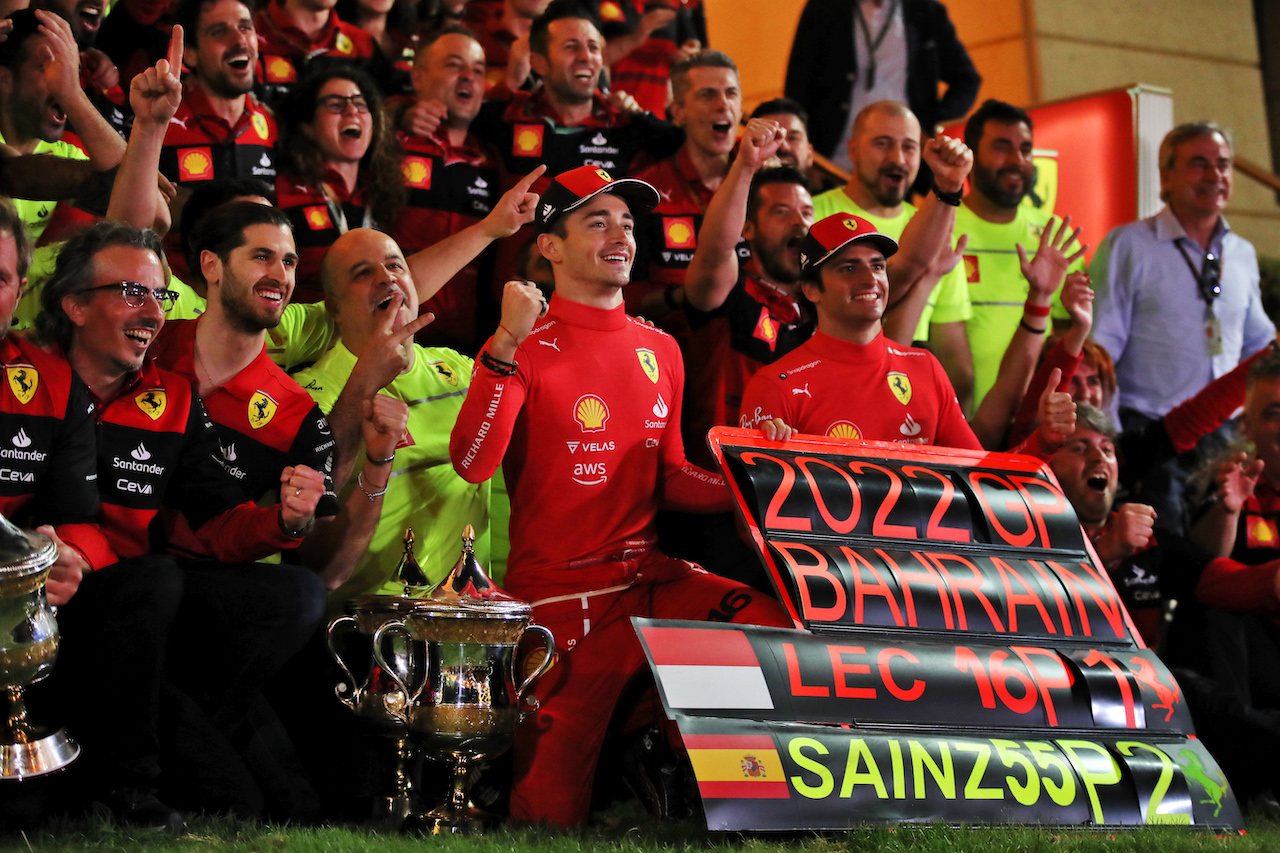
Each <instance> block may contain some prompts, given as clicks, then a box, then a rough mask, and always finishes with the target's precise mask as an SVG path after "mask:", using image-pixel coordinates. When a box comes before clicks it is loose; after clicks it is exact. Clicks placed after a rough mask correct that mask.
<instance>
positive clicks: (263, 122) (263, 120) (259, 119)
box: [249, 113, 271, 142]
mask: <svg viewBox="0 0 1280 853" xmlns="http://www.w3.org/2000/svg"><path fill="white" fill-rule="evenodd" d="M249 123H250V124H252V125H253V130H254V132H255V133H257V134H258V138H259V139H261V140H262V141H263V142H266V141H267V138H268V134H270V132H271V129H270V128H268V127H267V117H266V116H264V115H263V114H262V113H254V114H253V118H251V119H249Z"/></svg>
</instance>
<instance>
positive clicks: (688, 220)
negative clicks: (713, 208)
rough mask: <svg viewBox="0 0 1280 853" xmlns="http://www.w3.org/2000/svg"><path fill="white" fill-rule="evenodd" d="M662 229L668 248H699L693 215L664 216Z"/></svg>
mask: <svg viewBox="0 0 1280 853" xmlns="http://www.w3.org/2000/svg"><path fill="white" fill-rule="evenodd" d="M662 231H663V236H664V237H665V238H666V242H667V248H668V249H693V248H697V244H698V241H697V235H696V233H695V232H694V229H693V217H692V216H664V217H663V218H662Z"/></svg>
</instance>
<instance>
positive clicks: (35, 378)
mask: <svg viewBox="0 0 1280 853" xmlns="http://www.w3.org/2000/svg"><path fill="white" fill-rule="evenodd" d="M4 372H5V374H6V375H7V376H8V377H9V388H10V390H12V391H13V396H15V397H17V398H18V402H19V403H22V404H23V405H26V404H27V403H30V402H31V398H32V397H34V396H35V395H36V388H38V387H39V386H40V374H39V373H38V372H36V369H35V368H34V367H32V366H31V365H29V364H15V365H13V366H11V367H6V368H5V369H4Z"/></svg>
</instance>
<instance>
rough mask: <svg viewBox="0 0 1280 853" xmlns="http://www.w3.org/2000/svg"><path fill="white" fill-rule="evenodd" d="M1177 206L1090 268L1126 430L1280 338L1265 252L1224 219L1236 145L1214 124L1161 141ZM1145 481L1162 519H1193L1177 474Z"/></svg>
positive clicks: (1114, 244) (1108, 246)
mask: <svg viewBox="0 0 1280 853" xmlns="http://www.w3.org/2000/svg"><path fill="white" fill-rule="evenodd" d="M1159 160H1160V197H1161V198H1162V199H1163V200H1164V201H1165V207H1164V208H1163V209H1162V210H1161V211H1160V212H1159V213H1157V214H1156V215H1155V216H1152V217H1150V218H1148V219H1143V220H1141V221H1138V222H1133V223H1130V224H1128V225H1123V226H1121V227H1119V228H1116V229H1115V230H1113V231H1112V232H1111V233H1110V234H1108V235H1107V237H1106V239H1105V240H1103V242H1102V245H1101V246H1100V247H1099V248H1098V251H1097V253H1096V254H1095V255H1094V257H1093V263H1092V264H1091V265H1090V267H1089V273H1090V276H1091V278H1092V279H1093V286H1094V289H1095V290H1096V291H1097V294H1098V296H1097V301H1096V303H1095V307H1094V313H1095V318H1096V319H1095V320H1094V323H1093V337H1094V338H1095V339H1096V340H1097V341H1098V343H1100V344H1102V346H1104V347H1106V349H1107V351H1108V352H1110V353H1111V356H1112V358H1114V359H1115V363H1116V383H1117V386H1118V398H1119V405H1120V419H1121V424H1122V426H1123V428H1124V429H1125V430H1126V431H1128V430H1130V429H1135V428H1141V427H1142V426H1144V425H1145V424H1146V423H1147V422H1149V421H1150V420H1152V419H1154V418H1158V417H1160V416H1162V415H1164V414H1165V413H1166V412H1168V411H1169V410H1170V409H1171V408H1173V407H1174V406H1175V405H1177V404H1178V403H1180V402H1182V401H1183V400H1186V399H1187V398H1189V397H1191V396H1192V395H1193V394H1195V393H1196V392H1197V391H1199V390H1200V389H1201V388H1203V387H1204V386H1205V385H1208V384H1209V382H1210V381H1212V380H1214V379H1216V378H1218V377H1220V376H1222V375H1223V374H1225V373H1227V372H1228V371H1230V370H1231V369H1232V368H1233V367H1235V366H1236V365H1237V364H1238V363H1239V362H1240V359H1241V358H1242V357H1244V356H1247V355H1250V354H1252V353H1255V352H1257V351H1258V350H1260V349H1261V348H1262V347H1263V346H1265V345H1266V344H1267V343H1268V342H1269V341H1271V339H1272V338H1274V337H1275V334H1276V329H1275V326H1274V325H1273V324H1272V322H1271V321H1270V320H1269V319H1267V315H1266V313H1265V312H1264V311H1263V310H1262V297H1261V292H1260V290H1259V285H1258V281H1259V276H1258V259H1257V255H1256V253H1255V252H1254V248H1253V246H1252V245H1251V244H1250V243H1249V242H1248V241H1247V240H1245V239H1244V238H1242V237H1240V236H1239V235H1237V234H1235V233H1234V232H1233V231H1232V230H1231V228H1230V226H1229V225H1228V224H1227V220H1226V219H1225V218H1224V217H1223V216H1222V211H1223V209H1224V208H1225V207H1226V206H1227V202H1228V201H1229V200H1230V198H1231V178H1232V149H1231V144H1230V142H1228V141H1227V138H1226V136H1225V134H1224V133H1223V131H1222V129H1221V128H1219V127H1218V126H1217V125H1216V124H1214V123H1212V122H1196V123H1192V124H1183V125H1179V126H1178V127H1175V128H1174V129H1173V130H1171V131H1169V133H1168V134H1167V135H1166V136H1165V138H1164V141H1162V142H1161V143H1160V154H1159ZM1169 473H1170V478H1171V479H1170V480H1169V481H1168V482H1163V483H1159V484H1152V483H1147V484H1144V486H1145V490H1146V492H1147V493H1146V494H1144V495H1143V501H1144V502H1145V503H1150V504H1152V505H1153V506H1155V507H1156V510H1157V511H1158V512H1159V514H1160V517H1161V518H1162V519H1165V520H1166V521H1168V520H1169V519H1174V518H1178V517H1180V516H1181V512H1180V507H1179V506H1178V500H1177V496H1178V494H1179V493H1180V491H1181V489H1180V487H1178V486H1177V481H1178V479H1179V478H1178V476H1177V475H1176V472H1169Z"/></svg>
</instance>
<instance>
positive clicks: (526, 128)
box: [511, 124, 545, 157]
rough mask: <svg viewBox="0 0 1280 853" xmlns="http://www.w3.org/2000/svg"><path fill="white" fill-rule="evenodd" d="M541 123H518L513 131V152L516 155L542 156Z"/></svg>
mask: <svg viewBox="0 0 1280 853" xmlns="http://www.w3.org/2000/svg"><path fill="white" fill-rule="evenodd" d="M544 129H545V128H543V126H542V125H540V124H517V125H516V126H515V128H514V129H513V131H512V133H511V153H512V155H514V156H516V157H541V156H542V132H543V130H544Z"/></svg>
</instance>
